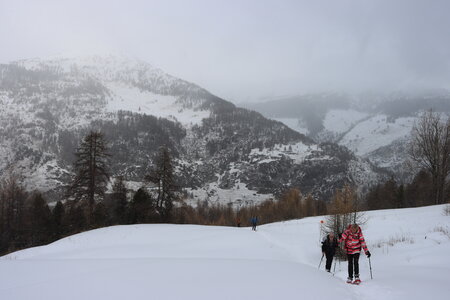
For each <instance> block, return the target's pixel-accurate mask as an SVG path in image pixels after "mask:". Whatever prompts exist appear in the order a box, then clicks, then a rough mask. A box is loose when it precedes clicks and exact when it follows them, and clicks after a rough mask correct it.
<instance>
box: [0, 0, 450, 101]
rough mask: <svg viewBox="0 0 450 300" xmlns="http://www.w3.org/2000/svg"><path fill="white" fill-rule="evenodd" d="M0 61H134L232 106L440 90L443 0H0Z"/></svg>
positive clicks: (446, 31)
mask: <svg viewBox="0 0 450 300" xmlns="http://www.w3.org/2000/svg"><path fill="white" fill-rule="evenodd" d="M0 41H1V42H0V63H6V62H9V61H12V60H16V59H22V58H30V57H48V56H52V55H60V54H64V53H70V54H72V53H84V54H90V53H95V54H98V53H121V54H124V55H127V56H130V57H137V58H140V59H143V60H146V61H148V62H150V63H152V64H153V65H155V66H157V67H160V68H161V69H163V70H165V71H166V72H168V73H170V74H172V75H175V76H177V77H180V78H182V79H185V80H188V81H191V82H194V83H197V84H199V85H200V86H202V87H205V88H206V89H208V90H209V91H211V92H212V93H214V94H216V95H218V96H221V97H223V98H225V99H227V100H231V101H234V102H243V101H255V100H258V99H261V98H272V97H279V96H283V95H295V94H304V93H310V92H321V91H350V92H353V91H356V92H358V91H366V90H383V91H386V90H404V89H412V88H417V89H422V88H450V1H446V0H442V1H440V0H423V1H415V0H404V1H402V0H373V1H369V0H348V1H347V0H329V1H318V0H314V1H300V0H296V1H282V0H275V1H262V0H254V1H250V0H235V1H234V0H224V1H214V0H204V1H200V0H199V1H191V0H179V1H170V0H164V1H163V0H161V1H132V0H126V1H125V0H124V1H112V0H104V1H94V0H89V1H80V0H79V1H65V0H58V1H56V0H55V1H39V0H29V1H18V0H0Z"/></svg>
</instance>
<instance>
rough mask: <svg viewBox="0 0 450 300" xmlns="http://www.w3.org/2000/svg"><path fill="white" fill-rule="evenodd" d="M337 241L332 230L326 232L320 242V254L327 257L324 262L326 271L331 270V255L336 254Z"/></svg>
mask: <svg viewBox="0 0 450 300" xmlns="http://www.w3.org/2000/svg"><path fill="white" fill-rule="evenodd" d="M338 245H339V244H338V241H337V238H336V236H335V235H334V233H333V232H330V233H329V234H327V237H326V238H325V239H324V240H323V242H322V254H323V255H325V257H326V258H327V262H326V264H325V269H326V270H327V272H330V270H331V264H332V262H333V257H334V255H335V254H336V248H337V247H338Z"/></svg>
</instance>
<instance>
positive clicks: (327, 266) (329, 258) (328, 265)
mask: <svg viewBox="0 0 450 300" xmlns="http://www.w3.org/2000/svg"><path fill="white" fill-rule="evenodd" d="M325 255H326V258H327V262H326V264H325V269H326V270H327V271H330V270H331V264H332V263H333V256H334V254H333V253H326V254H325Z"/></svg>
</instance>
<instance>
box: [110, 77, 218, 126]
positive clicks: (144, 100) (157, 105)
mask: <svg viewBox="0 0 450 300" xmlns="http://www.w3.org/2000/svg"><path fill="white" fill-rule="evenodd" d="M106 86H107V87H108V89H109V90H110V91H111V92H112V93H113V97H111V99H110V101H109V102H108V104H107V106H106V110H107V111H110V112H117V111H120V110H124V111H132V112H136V113H145V114H147V115H153V116H157V117H162V118H167V119H169V120H173V121H178V122H180V123H181V124H183V125H185V126H188V127H189V126H192V125H194V124H197V125H199V124H201V122H202V120H203V119H205V118H208V117H209V115H210V111H209V110H194V109H187V108H182V107H181V105H180V104H179V103H178V102H177V101H178V97H175V96H170V95H159V94H155V93H151V92H149V91H141V90H139V89H138V88H136V87H131V86H129V85H125V84H119V83H111V84H107V85H106Z"/></svg>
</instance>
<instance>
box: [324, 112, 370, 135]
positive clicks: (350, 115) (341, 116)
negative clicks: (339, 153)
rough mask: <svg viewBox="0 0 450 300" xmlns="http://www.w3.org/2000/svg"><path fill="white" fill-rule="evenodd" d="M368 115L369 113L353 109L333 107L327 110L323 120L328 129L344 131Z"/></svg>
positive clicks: (337, 131)
mask: <svg viewBox="0 0 450 300" xmlns="http://www.w3.org/2000/svg"><path fill="white" fill-rule="evenodd" d="M367 115H368V114H367V113H364V112H359V111H356V110H353V109H348V110H343V109H333V110H330V111H329V112H327V114H326V116H325V119H324V120H323V126H324V127H325V129H326V130H328V131H331V132H336V133H344V132H346V131H348V130H349V129H351V127H352V126H354V125H355V124H357V123H358V122H360V121H361V120H363V119H364V118H367Z"/></svg>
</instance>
